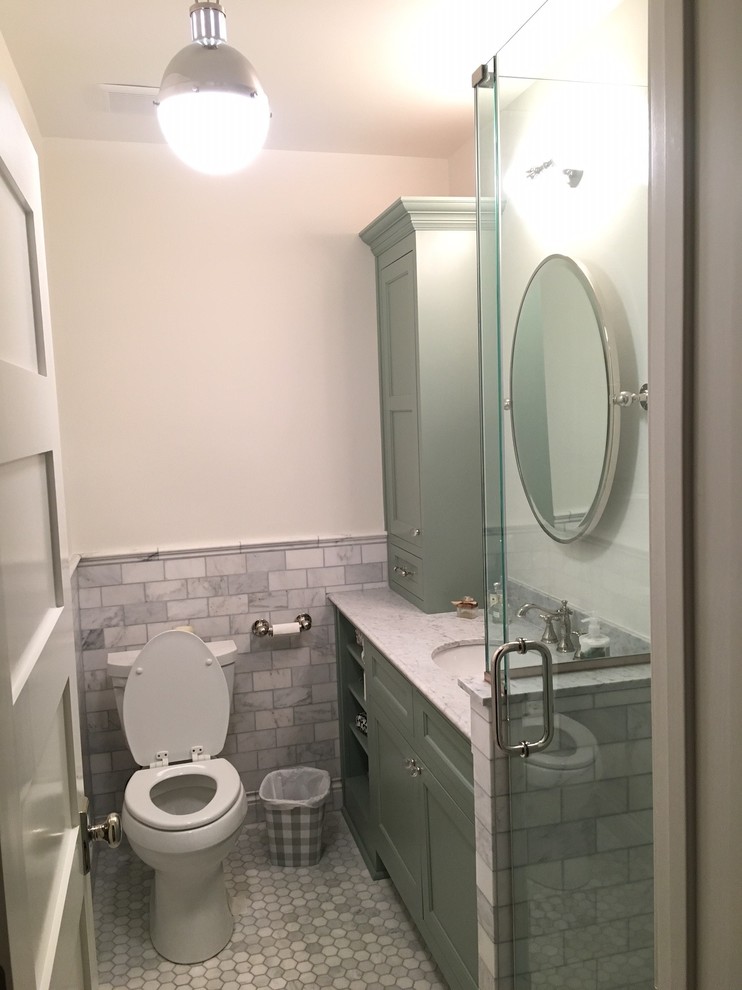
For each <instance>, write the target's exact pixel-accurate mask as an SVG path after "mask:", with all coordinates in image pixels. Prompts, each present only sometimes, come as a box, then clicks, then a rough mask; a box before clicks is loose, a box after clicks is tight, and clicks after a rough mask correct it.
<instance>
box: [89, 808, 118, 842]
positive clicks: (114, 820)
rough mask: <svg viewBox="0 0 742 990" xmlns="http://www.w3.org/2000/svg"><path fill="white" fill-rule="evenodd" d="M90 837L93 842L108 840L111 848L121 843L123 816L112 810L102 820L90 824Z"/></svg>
mask: <svg viewBox="0 0 742 990" xmlns="http://www.w3.org/2000/svg"><path fill="white" fill-rule="evenodd" d="M87 829H88V839H89V840H90V841H91V842H107V843H108V845H109V846H110V847H111V849H115V848H116V847H117V846H119V845H121V837H122V836H123V834H124V830H123V829H122V828H121V816H120V815H119V814H118V813H117V812H115V811H112V812H111V814H110V815H108V816H107V817H106V818H105V819H104V820H103V821H102V822H96V824H95V825H88V826H87Z"/></svg>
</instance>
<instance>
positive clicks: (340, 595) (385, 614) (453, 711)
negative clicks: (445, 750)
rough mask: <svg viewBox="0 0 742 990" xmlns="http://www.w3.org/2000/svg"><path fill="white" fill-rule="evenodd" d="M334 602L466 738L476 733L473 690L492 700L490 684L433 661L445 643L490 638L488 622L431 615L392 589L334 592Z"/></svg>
mask: <svg viewBox="0 0 742 990" xmlns="http://www.w3.org/2000/svg"><path fill="white" fill-rule="evenodd" d="M328 597H329V599H330V601H331V602H333V604H335V605H337V607H338V608H339V609H340V611H341V612H342V613H343V615H344V616H346V618H347V619H349V620H350V621H351V622H352V623H353V625H354V626H355V627H356V629H358V630H359V631H360V632H361V633H363V635H364V636H366V637H368V639H370V640H371V642H372V643H373V644H374V646H375V647H376V648H377V649H378V650H379V652H380V653H383V654H384V656H385V657H387V659H388V660H389V661H391V663H393V664H394V666H395V667H398V668H399V669H400V670H401V671H402V672H403V673H404V674H405V676H406V677H407V679H408V680H409V681H410V682H411V683H412V684H413V685H414V686H415V687H416V688H417V689H418V691H420V693H421V694H423V695H425V697H426V698H427V699H428V700H429V701H431V702H432V703H433V704H434V705H435V707H436V708H437V709H438V710H439V711H441V712H442V713H443V714H444V715H445V716H446V718H448V719H449V720H450V721H451V722H453V724H454V725H455V726H456V727H457V728H458V729H459V730H460V731H461V732H463V733H464V734H465V735H466V736H469V737H470V736H471V715H470V712H471V700H470V695H469V691H471V692H472V693H474V694H476V695H477V696H478V697H480V698H481V699H482V701H483V702H488V701H489V699H490V685H489V684H488V683H487V682H486V681H485V680H484V646H482V680H481V682H479V681H476V680H474V679H466V680H465V681H462V683H465V684H466V685H467V689H466V690H462V688H461V687H460V686H459V679H458V678H457V677H454V676H453V675H452V674H448V673H446V672H445V671H443V670H441V669H440V667H438V666H436V664H435V663H433V660H432V659H431V654H432V653H433V651H434V650H436V649H439V648H440V647H441V646H457V645H459V644H461V643H476V642H480V643H483V642H484V620H483V618H482V616H481V615H479V616H478V617H477V618H474V619H461V618H459V617H458V616H457V615H456V611H455V610H454V609H453V607H452V609H451V611H450V612H440V613H437V614H435V615H428V614H426V613H425V612H421V611H420V609H419V608H416V607H415V606H414V605H412V604H410V602H408V601H406V600H405V599H404V598H402V597H400V595H397V594H396V593H395V592H393V591H391V590H390V589H388V588H375V589H373V590H372V591H343V592H337V593H335V592H333V593H331V594H330V595H329V596H328Z"/></svg>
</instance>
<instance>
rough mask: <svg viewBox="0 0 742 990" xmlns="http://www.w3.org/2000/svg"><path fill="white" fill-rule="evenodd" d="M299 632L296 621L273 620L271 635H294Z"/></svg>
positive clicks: (299, 628) (299, 627)
mask: <svg viewBox="0 0 742 990" xmlns="http://www.w3.org/2000/svg"><path fill="white" fill-rule="evenodd" d="M299 632H301V626H300V625H299V623H298V622H274V623H273V629H272V630H271V635H272V636H295V635H296V634H297V633H299Z"/></svg>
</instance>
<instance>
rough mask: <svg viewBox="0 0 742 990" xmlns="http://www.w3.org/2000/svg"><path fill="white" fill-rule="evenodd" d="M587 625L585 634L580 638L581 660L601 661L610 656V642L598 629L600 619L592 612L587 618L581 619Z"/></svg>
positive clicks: (579, 655) (579, 654)
mask: <svg viewBox="0 0 742 990" xmlns="http://www.w3.org/2000/svg"><path fill="white" fill-rule="evenodd" d="M582 621H583V623H586V624H587V632H585V633H583V634H582V635H581V636H580V652H579V653H578V657H579V658H580V659H581V660H602V659H603V658H604V657H609V656H610V655H611V641H610V638H609V637H608V636H606V635H605V633H604V632H603V631H602V630H601V628H600V619H599V618H598V616H597V615H596V614H595V613H594V612H593V613H592V614H591V615H590V617H589V618H587V619H583V620H582Z"/></svg>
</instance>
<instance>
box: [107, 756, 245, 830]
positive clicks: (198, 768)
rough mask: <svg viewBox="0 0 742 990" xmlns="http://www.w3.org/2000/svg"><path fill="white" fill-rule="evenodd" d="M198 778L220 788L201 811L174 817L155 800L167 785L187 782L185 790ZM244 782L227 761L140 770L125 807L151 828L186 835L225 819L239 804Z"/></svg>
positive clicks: (129, 785) (130, 784)
mask: <svg viewBox="0 0 742 990" xmlns="http://www.w3.org/2000/svg"><path fill="white" fill-rule="evenodd" d="M194 777H208V778H210V779H211V780H212V781H213V782H214V785H215V787H216V790H215V792H214V796H213V797H212V798H211V800H210V801H209V802H208V803H207V804H205V805H204V806H203V807H202V808H199V809H198V810H188V811H185V812H183V813H181V814H177V815H176V814H172V813H170V812H168V811H165V810H164V809H163V808H161V807H158V805H157V804H155V802H154V801H153V799H152V791H153V788H155V787H156V786H157V785H158V784H162V783H164V782H166V781H170V782H172V783H176V782H177V780H178V779H181V780H183V782H184V784H185V786H188V784H189V782H190V781H191V780H192V778H194ZM241 793H242V781H241V780H240V775H239V774H238V773H237V771H236V770H235V768H234V767H233V766H232V764H231V763H229V762H228V761H227V760H207V761H205V762H204V763H180V764H179V765H178V766H175V767H153V768H149V769H147V770H137V772H136V773H135V774H134V775H133V777H131V779H130V780H129V783H128V784H127V785H126V793H125V794H124V804H125V805H126V809H127V811H128V812H129V814H130V815H131V816H132V817H133V818H136V819H137V821H140V822H142V823H143V824H144V825H149V827H150V828H156V829H160V830H162V831H164V832H182V831H185V830H186V829H191V828H201V827H202V826H203V825H210V824H211V823H212V822H215V821H216V820H217V818H222V817H223V816H224V815H225V814H226V813H227V812H228V811H229V809H230V808H231V807H232V805H233V804H235V802H236V801H238V800H239V798H240V795H241Z"/></svg>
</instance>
